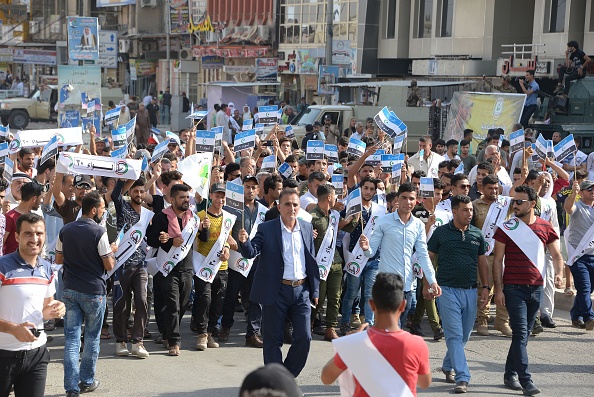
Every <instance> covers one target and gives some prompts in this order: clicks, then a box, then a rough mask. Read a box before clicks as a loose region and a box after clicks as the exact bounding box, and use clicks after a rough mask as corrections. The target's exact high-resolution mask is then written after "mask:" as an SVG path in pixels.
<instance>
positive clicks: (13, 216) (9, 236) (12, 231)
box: [3, 209, 23, 255]
mask: <svg viewBox="0 0 594 397" xmlns="http://www.w3.org/2000/svg"><path fill="white" fill-rule="evenodd" d="M21 215H23V214H21V213H20V212H18V211H17V210H15V209H12V210H10V211H8V212H7V213H6V215H5V216H6V232H5V233H4V235H5V236H6V242H5V243H4V249H3V254H4V255H8V254H12V253H13V252H15V251H16V250H17V248H19V243H17V241H16V221H17V219H19V218H20V217H21Z"/></svg>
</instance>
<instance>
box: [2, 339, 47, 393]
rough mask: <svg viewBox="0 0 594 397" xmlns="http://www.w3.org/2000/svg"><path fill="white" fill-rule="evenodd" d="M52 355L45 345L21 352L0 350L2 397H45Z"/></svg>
mask: <svg viewBox="0 0 594 397" xmlns="http://www.w3.org/2000/svg"><path fill="white" fill-rule="evenodd" d="M49 360H50V354H49V351H48V350H47V348H46V347H45V345H43V346H41V347H39V348H37V349H33V350H26V351H20V352H13V351H8V350H0V397H8V395H9V394H10V389H11V388H12V386H13V385H14V395H15V397H43V395H44V394H45V380H46V378H47V365H48V364H49Z"/></svg>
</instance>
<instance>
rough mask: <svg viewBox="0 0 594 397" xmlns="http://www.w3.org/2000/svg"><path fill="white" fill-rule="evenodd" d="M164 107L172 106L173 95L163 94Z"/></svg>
mask: <svg viewBox="0 0 594 397" xmlns="http://www.w3.org/2000/svg"><path fill="white" fill-rule="evenodd" d="M163 106H171V94H169V93H167V92H166V93H164V94H163Z"/></svg>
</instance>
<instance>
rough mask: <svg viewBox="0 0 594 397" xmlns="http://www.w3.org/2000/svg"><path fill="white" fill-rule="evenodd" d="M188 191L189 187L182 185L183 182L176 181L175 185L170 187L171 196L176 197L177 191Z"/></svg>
mask: <svg viewBox="0 0 594 397" xmlns="http://www.w3.org/2000/svg"><path fill="white" fill-rule="evenodd" d="M189 191H190V187H189V186H187V185H184V184H183V183H178V184H177V185H173V186H172V187H171V192H170V193H171V197H177V195H178V193H179V192H183V193H186V192H189Z"/></svg>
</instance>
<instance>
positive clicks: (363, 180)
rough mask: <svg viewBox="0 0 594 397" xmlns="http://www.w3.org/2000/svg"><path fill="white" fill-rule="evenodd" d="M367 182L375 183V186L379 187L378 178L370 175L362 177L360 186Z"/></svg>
mask: <svg viewBox="0 0 594 397" xmlns="http://www.w3.org/2000/svg"><path fill="white" fill-rule="evenodd" d="M367 182H371V183H373V186H375V188H376V189H377V179H375V178H372V177H369V176H366V177H365V178H363V179H361V182H360V183H359V186H361V187H363V185H365V184H366V183H367Z"/></svg>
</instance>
